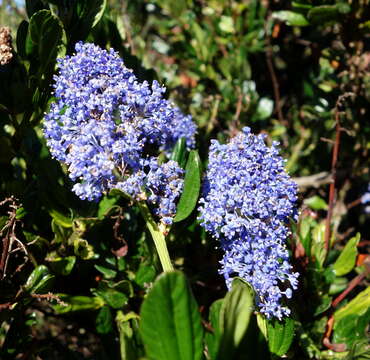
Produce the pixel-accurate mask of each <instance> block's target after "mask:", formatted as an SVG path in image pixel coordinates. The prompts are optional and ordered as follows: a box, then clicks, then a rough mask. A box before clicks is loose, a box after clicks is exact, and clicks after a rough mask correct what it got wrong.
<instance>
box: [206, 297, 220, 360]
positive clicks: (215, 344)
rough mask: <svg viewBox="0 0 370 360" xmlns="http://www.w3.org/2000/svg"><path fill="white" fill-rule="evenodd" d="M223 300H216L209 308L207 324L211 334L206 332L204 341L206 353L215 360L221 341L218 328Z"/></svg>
mask: <svg viewBox="0 0 370 360" xmlns="http://www.w3.org/2000/svg"><path fill="white" fill-rule="evenodd" d="M223 301H224V299H218V300H216V301H215V302H213V304H212V305H211V307H210V308H209V322H210V324H211V327H212V329H213V332H212V333H211V332H207V333H206V335H205V341H206V344H207V348H208V353H209V355H210V358H211V359H216V355H217V352H218V348H219V346H220V340H221V335H222V333H221V327H220V312H221V308H222V304H223Z"/></svg>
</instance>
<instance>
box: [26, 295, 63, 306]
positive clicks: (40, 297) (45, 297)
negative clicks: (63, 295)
mask: <svg viewBox="0 0 370 360" xmlns="http://www.w3.org/2000/svg"><path fill="white" fill-rule="evenodd" d="M30 295H31V297H33V298H35V299H38V300H47V301H51V300H55V301H56V302H57V303H58V304H59V305H62V306H68V304H67V303H65V302H64V301H63V300H61V299H60V297H59V296H58V295H55V294H53V293H51V292H48V293H47V294H30Z"/></svg>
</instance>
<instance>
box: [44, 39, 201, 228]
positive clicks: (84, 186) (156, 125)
mask: <svg viewBox="0 0 370 360" xmlns="http://www.w3.org/2000/svg"><path fill="white" fill-rule="evenodd" d="M54 90H55V91H54V93H55V98H56V101H55V102H53V103H52V104H51V107H50V111H49V113H48V114H46V116H45V125H44V133H45V136H46V138H47V144H48V146H49V148H50V151H51V154H52V156H53V157H55V158H56V159H58V160H59V161H62V162H64V163H66V164H67V166H68V170H69V174H70V177H71V179H72V180H74V181H75V182H76V184H75V185H74V187H73V190H74V191H75V192H76V194H77V195H78V196H79V197H81V198H82V199H89V200H95V199H98V198H99V197H100V196H101V195H102V194H103V193H104V192H106V191H107V190H109V189H112V188H115V187H119V188H121V189H124V190H125V191H126V192H127V193H128V194H130V195H131V196H133V197H138V196H139V195H140V194H142V193H143V192H146V191H147V189H145V184H146V180H145V177H146V176H147V175H148V174H149V173H151V172H150V171H149V170H148V161H149V162H150V163H151V164H152V166H153V161H157V160H154V159H156V156H158V154H159V152H160V151H165V152H170V150H171V149H172V147H173V145H174V144H175V143H176V141H177V140H178V139H179V138H180V137H185V139H186V143H187V146H188V148H191V147H193V146H194V142H195V140H194V136H195V132H196V128H195V124H194V123H193V121H192V119H191V117H190V116H185V115H183V114H182V113H181V111H180V110H179V109H178V108H176V107H175V106H174V105H173V104H171V103H170V102H169V101H168V100H166V99H165V98H164V96H163V95H164V92H165V88H164V87H163V86H160V85H159V84H158V82H156V81H154V82H153V84H151V85H150V84H149V83H148V82H145V81H144V82H139V81H138V80H137V78H136V77H135V75H134V74H133V73H132V71H131V70H130V69H128V68H126V67H125V65H124V63H123V61H122V59H121V58H120V57H119V56H118V54H117V53H116V52H115V51H114V50H112V49H111V50H109V51H106V50H103V49H101V48H99V47H98V46H95V45H94V44H83V43H77V44H76V54H74V55H73V56H66V57H65V58H62V59H59V60H58V75H56V76H55V84H54ZM149 148H150V153H149V152H148V151H147V150H148V149H149ZM153 155H154V157H153ZM157 166H159V165H157ZM148 171H149V172H148ZM177 195H178V193H177ZM165 198H166V197H165ZM166 199H167V198H166ZM161 201H162V200H159V199H157V200H156V204H158V205H159V206H160V207H165V205H163V204H162V202H161ZM163 201H164V200H163ZM167 201H170V200H168V199H167ZM171 201H172V200H171ZM161 204H162V205H161ZM167 206H170V205H167ZM171 206H172V204H171ZM166 211H167V210H164V212H163V216H165V217H167V215H168V214H169V210H168V211H167V213H166ZM158 214H162V212H158ZM165 214H167V215H165ZM172 215H173V214H172ZM166 221H167V222H168V219H166Z"/></svg>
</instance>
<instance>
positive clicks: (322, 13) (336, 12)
mask: <svg viewBox="0 0 370 360" xmlns="http://www.w3.org/2000/svg"><path fill="white" fill-rule="evenodd" d="M350 11H351V7H350V5H348V4H345V3H342V4H335V5H321V6H315V7H313V8H312V9H310V10H309V11H308V13H307V18H308V20H309V21H310V23H312V24H323V23H325V22H328V21H339V20H340V19H341V18H343V15H345V14H348V13H349V12H350Z"/></svg>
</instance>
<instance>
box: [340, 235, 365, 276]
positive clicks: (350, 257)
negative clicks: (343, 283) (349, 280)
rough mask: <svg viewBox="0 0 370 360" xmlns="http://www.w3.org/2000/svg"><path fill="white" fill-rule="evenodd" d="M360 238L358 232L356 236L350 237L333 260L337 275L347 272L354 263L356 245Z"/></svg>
mask: <svg viewBox="0 0 370 360" xmlns="http://www.w3.org/2000/svg"><path fill="white" fill-rule="evenodd" d="M360 238H361V234H360V233H357V234H356V236H354V237H353V238H351V239H350V240H349V241H348V242H347V244H346V246H345V247H344V249H343V250H342V252H341V253H340V255H339V257H338V259H337V260H336V261H335V263H334V265H333V269H334V272H335V274H336V275H337V276H343V275H345V274H348V273H349V272H350V271H351V270H352V269H353V268H354V266H355V265H356V258H357V254H358V252H357V245H358V243H359V241H360Z"/></svg>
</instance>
